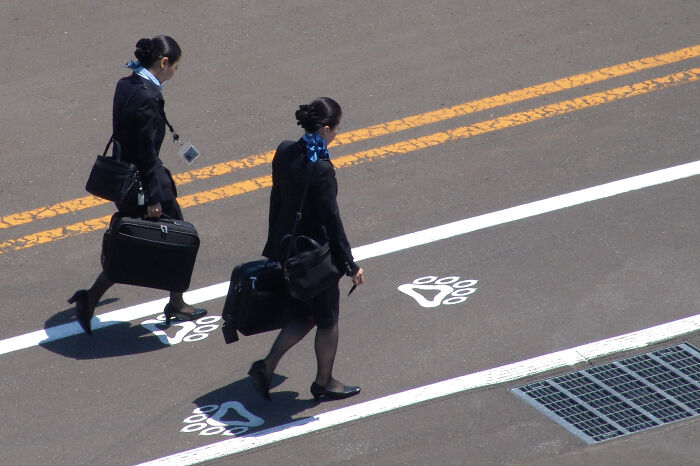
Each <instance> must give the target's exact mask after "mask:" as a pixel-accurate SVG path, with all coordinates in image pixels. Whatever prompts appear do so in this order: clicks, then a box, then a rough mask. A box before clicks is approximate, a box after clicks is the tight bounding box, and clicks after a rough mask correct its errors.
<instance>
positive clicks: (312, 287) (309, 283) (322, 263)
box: [281, 163, 343, 301]
mask: <svg viewBox="0 0 700 466" xmlns="http://www.w3.org/2000/svg"><path fill="white" fill-rule="evenodd" d="M315 168H316V164H315V163H314V165H313V166H312V167H311V171H310V173H309V178H308V180H307V182H306V187H305V188H304V194H302V196H301V204H300V205H299V210H297V215H296V218H295V219H294V225H293V226H292V232H291V233H290V234H287V235H284V237H282V244H281V246H282V249H281V250H282V251H285V250H286V254H285V259H284V262H282V271H283V272H284V279H285V282H286V284H287V290H288V291H289V294H290V295H291V296H292V297H293V298H296V299H298V300H300V301H309V300H311V299H313V298H314V297H316V296H317V295H318V294H320V293H321V292H322V291H325V290H327V289H328V288H330V287H331V286H333V285H335V284H337V283H338V280H339V279H340V277H341V276H342V275H343V274H342V273H340V272H339V271H338V268H337V267H336V266H335V264H334V263H333V259H332V257H331V251H330V246H329V244H328V242H326V243H325V244H323V245H321V244H319V243H318V242H317V241H316V240H314V239H313V238H309V237H308V236H304V235H298V236H297V234H296V232H297V227H298V226H299V221H300V220H301V211H302V209H303V207H304V202H305V201H306V195H307V193H308V192H309V185H310V184H311V178H312V177H313V173H314V169H315Z"/></svg>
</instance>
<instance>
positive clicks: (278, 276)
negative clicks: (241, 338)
mask: <svg viewBox="0 0 700 466" xmlns="http://www.w3.org/2000/svg"><path fill="white" fill-rule="evenodd" d="M222 317H223V319H224V325H223V327H222V331H223V332H224V339H225V340H226V343H233V342H234V341H237V340H238V334H237V333H236V330H238V331H239V332H241V333H242V334H243V335H255V334H257V333H262V332H268V331H270V330H276V329H280V328H282V326H284V324H285V323H286V322H287V321H288V320H289V294H288V292H287V288H286V286H285V282H284V278H283V276H282V268H281V267H280V265H279V262H276V261H270V260H257V261H253V262H245V263H243V264H240V265H238V266H236V267H235V268H234V269H233V272H232V273H231V283H230V284H229V288H228V294H227V295H226V302H225V303H224V310H223V312H222Z"/></svg>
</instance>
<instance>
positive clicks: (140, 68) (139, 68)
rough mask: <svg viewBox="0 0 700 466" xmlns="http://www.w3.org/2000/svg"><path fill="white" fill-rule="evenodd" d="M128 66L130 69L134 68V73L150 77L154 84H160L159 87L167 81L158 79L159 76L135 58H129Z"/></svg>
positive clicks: (146, 77)
mask: <svg viewBox="0 0 700 466" xmlns="http://www.w3.org/2000/svg"><path fill="white" fill-rule="evenodd" d="M126 67H127V68H129V69H130V70H134V73H136V74H138V75H139V76H141V77H142V78H144V79H148V80H149V81H151V82H152V83H153V84H155V85H156V86H158V87H159V88H162V87H163V85H164V84H165V81H163V82H160V81H158V78H156V77H155V76H154V75H153V73H151V72H150V71H148V69H146V68H144V67H143V66H141V64H140V63H139V62H138V61H134V60H129V61H128V62H127V64H126Z"/></svg>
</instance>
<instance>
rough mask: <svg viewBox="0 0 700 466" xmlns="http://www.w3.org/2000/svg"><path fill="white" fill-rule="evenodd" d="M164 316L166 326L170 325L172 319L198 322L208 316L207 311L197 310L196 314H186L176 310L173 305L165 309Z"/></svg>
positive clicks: (167, 305)
mask: <svg viewBox="0 0 700 466" xmlns="http://www.w3.org/2000/svg"><path fill="white" fill-rule="evenodd" d="M163 314H165V324H166V325H170V319H180V320H197V319H199V318H200V317H204V316H205V315H207V310H206V309H195V310H194V312H185V311H181V310H178V309H176V308H175V306H173V305H172V304H170V303H168V304H166V306H165V309H163Z"/></svg>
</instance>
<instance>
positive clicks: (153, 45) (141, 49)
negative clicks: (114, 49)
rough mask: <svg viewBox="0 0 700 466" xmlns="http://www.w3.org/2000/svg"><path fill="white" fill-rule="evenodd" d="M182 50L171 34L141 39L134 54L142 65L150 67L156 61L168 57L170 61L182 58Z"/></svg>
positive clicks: (173, 61)
mask: <svg viewBox="0 0 700 466" xmlns="http://www.w3.org/2000/svg"><path fill="white" fill-rule="evenodd" d="M180 55H182V50H180V46H179V45H177V42H175V39H173V38H172V37H170V36H155V37H154V38H153V39H140V40H139V41H138V42H137V43H136V50H134V56H135V57H136V58H137V59H138V61H139V63H140V64H141V66H143V67H144V68H150V67H151V66H152V65H153V64H154V63H155V62H156V61H158V60H160V59H161V58H164V57H166V58H167V59H168V60H169V61H170V63H175V62H176V61H178V60H179V59H180Z"/></svg>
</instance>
